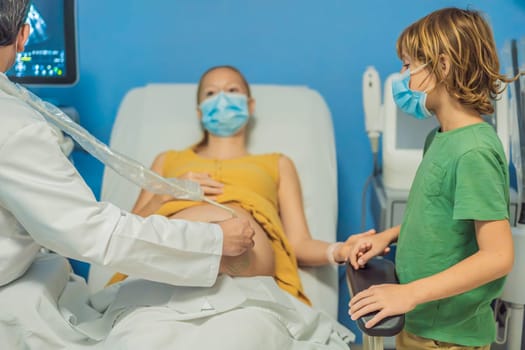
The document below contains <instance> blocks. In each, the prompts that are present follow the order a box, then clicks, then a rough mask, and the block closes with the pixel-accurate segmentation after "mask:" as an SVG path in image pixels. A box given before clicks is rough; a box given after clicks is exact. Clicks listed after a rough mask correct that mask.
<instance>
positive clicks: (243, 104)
mask: <svg viewBox="0 0 525 350" xmlns="http://www.w3.org/2000/svg"><path fill="white" fill-rule="evenodd" d="M199 109H200V110H201V112H202V126H203V127H204V129H206V130H207V131H209V132H210V133H211V134H213V135H216V136H220V137H228V136H232V135H235V134H236V133H237V132H238V131H239V130H240V129H241V128H242V127H243V126H244V125H245V124H246V123H247V121H248V117H249V113H248V98H247V97H246V95H243V94H236V93H224V92H222V91H221V92H220V93H218V94H217V95H214V96H212V97H209V98H207V99H206V100H204V101H203V102H202V103H201V104H200V106H199Z"/></svg>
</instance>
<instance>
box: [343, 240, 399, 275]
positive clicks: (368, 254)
mask: <svg viewBox="0 0 525 350" xmlns="http://www.w3.org/2000/svg"><path fill="white" fill-rule="evenodd" d="M374 232H375V231H374ZM389 245H390V240H389V239H388V237H387V236H386V235H384V234H381V233H378V234H366V233H365V234H362V235H360V236H359V237H358V240H357V241H356V242H355V243H354V244H353V248H352V250H351V251H350V255H349V257H350V259H349V262H350V265H352V267H353V268H354V269H356V270H358V269H359V268H361V267H363V266H365V264H366V263H367V261H368V260H370V259H372V258H373V257H374V256H377V255H385V254H387V253H388V252H389V251H390V247H389Z"/></svg>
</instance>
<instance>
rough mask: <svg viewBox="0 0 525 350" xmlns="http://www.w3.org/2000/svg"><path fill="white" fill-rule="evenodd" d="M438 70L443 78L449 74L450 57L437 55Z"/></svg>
mask: <svg viewBox="0 0 525 350" xmlns="http://www.w3.org/2000/svg"><path fill="white" fill-rule="evenodd" d="M438 69H439V70H440V72H441V74H442V76H443V77H447V76H448V73H449V72H450V57H448V55H445V54H441V55H439V63H438Z"/></svg>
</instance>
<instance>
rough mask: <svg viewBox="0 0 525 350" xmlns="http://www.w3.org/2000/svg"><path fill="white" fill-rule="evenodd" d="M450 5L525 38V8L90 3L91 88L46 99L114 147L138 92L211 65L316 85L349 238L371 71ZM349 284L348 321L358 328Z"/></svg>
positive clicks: (81, 7) (79, 158) (84, 84)
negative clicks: (126, 101)
mask: <svg viewBox="0 0 525 350" xmlns="http://www.w3.org/2000/svg"><path fill="white" fill-rule="evenodd" d="M445 6H459V7H467V6H469V7H472V8H475V9H479V10H482V11H484V12H485V13H486V14H487V15H488V18H489V20H490V22H491V24H492V25H493V28H494V33H495V38H496V43H497V45H498V47H499V48H501V47H502V45H503V43H504V42H505V40H506V39H509V38H519V37H522V36H524V35H525V0H500V1H492V0H479V1H472V0H471V1H445V0H440V1H438V0H435V1H408V0H398V1H389V0H370V1H351V0H300V1H299V0H288V1H282V0H265V1H253V0H252V1H246V0H151V1H144V0H126V1H123V0H121V1H107V0H84V1H78V30H79V32H78V37H79V51H80V81H79V83H78V84H77V85H76V86H75V87H72V88H61V89H39V90H36V92H37V93H39V94H40V95H41V96H44V97H48V98H53V99H55V100H58V101H59V102H60V103H62V104H69V105H73V106H75V107H76V108H77V110H78V111H79V112H80V117H81V123H82V124H83V125H84V126H85V127H86V128H87V129H88V130H89V131H91V132H92V133H93V134H94V135H95V136H97V137H98V138H100V139H101V140H103V141H105V142H107V141H108V139H109V135H110V130H111V126H112V124H113V121H114V118H115V114H116V112H117V108H118V105H119V102H120V100H121V99H122V97H123V96H124V94H125V93H126V91H128V90H129V89H131V88H132V87H135V86H138V85H143V84H145V83H148V82H196V80H197V79H198V78H199V76H200V74H201V73H202V72H203V71H204V70H205V69H206V68H208V67H210V66H213V65H217V64H232V65H235V66H237V67H239V68H240V69H241V71H243V72H244V73H245V75H246V77H247V79H248V80H249V81H250V82H252V83H282V84H300V85H308V86H310V87H312V88H314V89H316V90H318V91H319V92H320V93H321V94H322V95H323V96H324V97H325V99H326V102H327V103H328V106H329V107H330V109H331V111H332V115H333V122H334V127H335V137H336V146H337V157H338V166H339V203H340V204H339V228H338V234H339V238H340V239H341V240H342V239H345V238H346V237H347V236H348V235H349V234H351V233H354V232H357V231H358V230H359V227H360V215H361V213H360V207H361V203H360V200H361V199H360V197H361V190H362V187H363V185H364V182H365V179H366V177H367V176H368V175H369V173H370V171H371V168H372V157H371V153H370V149H369V143H368V139H367V137H366V134H365V132H364V122H363V108H362V104H361V100H362V94H361V78H362V74H363V72H364V70H365V68H366V67H367V66H368V65H374V66H375V67H376V68H377V69H378V71H379V73H380V75H381V77H382V78H383V79H384V78H385V77H386V76H387V75H388V74H390V73H391V72H394V71H397V70H399V69H400V62H399V60H398V58H397V56H396V53H395V40H396V38H397V36H398V34H399V33H400V32H401V31H402V29H403V28H404V27H405V26H407V25H408V24H410V23H412V22H413V21H415V20H416V19H418V18H420V17H422V16H423V15H425V14H427V13H428V12H430V11H432V10H434V9H437V8H441V7H445ZM75 162H76V165H77V167H78V169H79V170H80V172H81V173H82V175H83V176H84V177H85V178H86V181H87V182H88V184H89V185H90V186H91V187H92V189H93V191H94V192H95V193H96V194H97V195H98V193H99V190H100V181H101V177H102V166H101V165H100V164H99V163H98V162H97V161H96V160H94V159H92V158H91V157H90V156H88V155H86V154H83V153H81V152H77V153H76V154H75ZM370 222H371V219H370V215H368V223H370ZM370 225H371V224H370ZM370 225H369V226H370ZM341 288H342V295H343V297H342V298H341V305H340V320H341V321H342V322H343V323H345V324H348V325H350V323H351V322H350V321H349V320H348V317H347V316H346V310H347V307H346V304H347V301H348V296H347V295H348V293H347V290H346V286H345V285H344V283H343V284H342V287H341ZM351 327H352V328H354V326H353V325H351ZM354 329H355V328H354Z"/></svg>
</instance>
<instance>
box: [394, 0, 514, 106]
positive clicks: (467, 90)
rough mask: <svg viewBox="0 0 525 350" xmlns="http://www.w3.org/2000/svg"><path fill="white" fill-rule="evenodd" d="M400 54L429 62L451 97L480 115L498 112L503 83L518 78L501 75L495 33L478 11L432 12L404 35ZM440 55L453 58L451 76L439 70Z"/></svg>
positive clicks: (442, 10) (451, 59)
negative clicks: (496, 107)
mask: <svg viewBox="0 0 525 350" xmlns="http://www.w3.org/2000/svg"><path fill="white" fill-rule="evenodd" d="M397 53H398V55H399V57H401V58H402V54H406V55H408V56H409V57H410V58H412V59H416V60H418V61H420V62H422V63H428V66H429V67H430V69H431V70H432V73H433V74H435V75H436V77H437V80H438V81H440V82H443V83H444V84H445V88H446V89H447V91H448V93H449V94H451V95H452V96H454V97H455V98H457V99H458V100H459V101H460V102H461V103H462V104H463V105H466V106H469V107H472V108H474V109H475V110H476V111H478V112H479V113H480V114H485V115H488V114H492V113H494V107H493V105H492V101H493V100H494V99H495V98H496V97H497V95H498V94H500V93H501V92H502V91H503V89H504V86H503V85H502V82H510V81H513V80H514V79H516V78H514V79H509V78H507V77H505V76H503V75H502V74H500V73H499V69H500V65H499V60H498V55H497V51H496V46H495V43H494V37H493V34H492V30H491V28H490V26H489V24H488V23H487V21H486V20H485V19H484V18H483V16H482V14H481V13H480V12H478V11H474V10H462V9H458V8H445V9H441V10H438V11H435V12H432V13H430V14H429V15H427V16H425V17H423V18H422V19H420V20H418V21H417V22H415V23H413V24H412V25H410V26H409V27H408V28H406V29H405V30H404V31H403V32H402V33H401V35H400V36H399V39H398V40H397ZM440 55H446V56H448V57H449V59H450V70H449V72H448V75H447V76H445V75H444V74H443V71H442V70H440V69H438V66H439V58H440Z"/></svg>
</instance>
